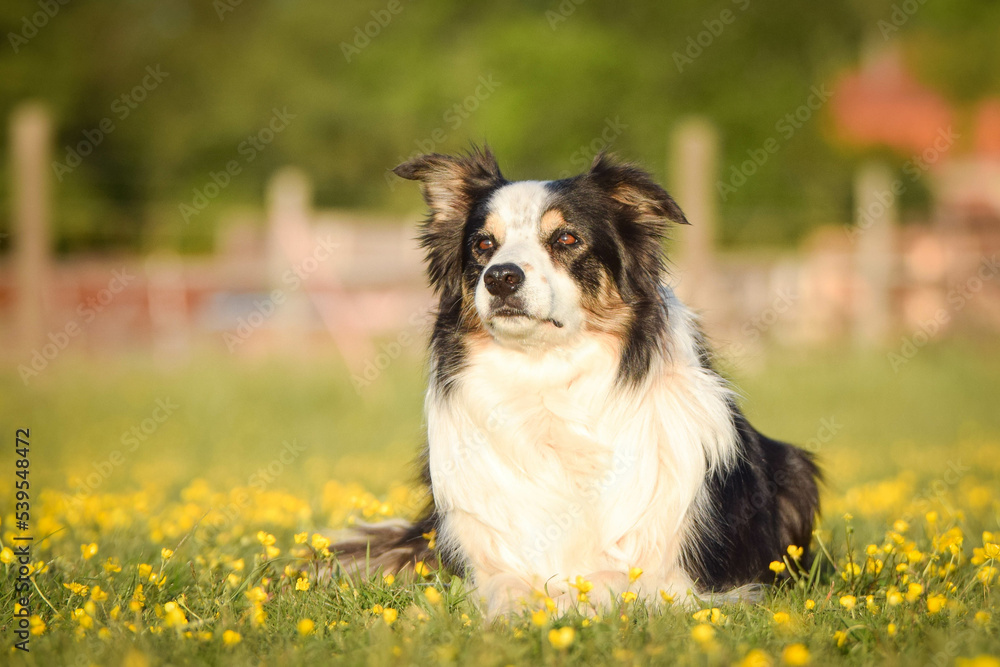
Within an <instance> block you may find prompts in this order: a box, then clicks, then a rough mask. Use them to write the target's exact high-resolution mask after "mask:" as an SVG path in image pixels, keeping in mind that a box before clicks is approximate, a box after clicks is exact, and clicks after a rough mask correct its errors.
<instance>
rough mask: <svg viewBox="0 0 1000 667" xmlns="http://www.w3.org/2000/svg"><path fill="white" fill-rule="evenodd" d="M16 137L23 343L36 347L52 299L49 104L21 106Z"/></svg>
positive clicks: (13, 130)
mask: <svg viewBox="0 0 1000 667" xmlns="http://www.w3.org/2000/svg"><path fill="white" fill-rule="evenodd" d="M10 137H11V139H10V140H11V165H10V171H11V200H12V209H13V210H12V215H13V236H14V238H13V246H14V263H15V276H16V279H15V282H16V288H15V289H16V292H17V297H16V298H17V305H16V311H15V312H16V315H15V320H16V322H17V325H16V326H17V334H18V338H19V342H20V344H21V346H23V348H24V349H30V348H31V347H32V346H34V345H37V344H38V342H39V341H40V340H41V339H42V337H43V336H44V335H45V326H46V311H47V310H48V308H49V300H50V295H49V289H50V282H51V277H50V273H51V268H50V264H51V258H50V253H51V248H50V242H49V216H50V210H49V206H50V204H49V172H48V169H49V157H50V148H51V141H52V121H51V118H50V116H49V112H48V109H47V108H46V107H45V106H44V105H42V104H41V103H39V102H26V103H24V104H22V105H21V106H19V107H18V108H17V109H15V110H14V112H13V114H12V115H11V120H10Z"/></svg>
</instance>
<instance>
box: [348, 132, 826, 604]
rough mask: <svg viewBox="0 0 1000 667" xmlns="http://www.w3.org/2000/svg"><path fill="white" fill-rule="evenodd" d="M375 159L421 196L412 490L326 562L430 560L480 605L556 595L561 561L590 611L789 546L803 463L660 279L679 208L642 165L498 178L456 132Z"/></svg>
mask: <svg viewBox="0 0 1000 667" xmlns="http://www.w3.org/2000/svg"><path fill="white" fill-rule="evenodd" d="M395 173H396V174H397V175H399V176H401V177H403V178H407V179H411V180H416V181H420V182H421V184H422V187H423V193H424V198H425V200H426V202H427V205H428V207H429V209H430V213H429V216H428V218H427V220H426V221H425V222H424V223H423V225H422V227H421V233H420V240H421V245H422V246H423V248H424V249H425V250H426V254H427V257H426V261H427V269H428V274H429V277H430V282H431V284H432V286H433V288H434V290H435V293H436V296H437V297H439V299H440V301H439V310H438V313H437V320H436V323H435V325H434V329H433V334H432V336H431V352H430V380H429V387H428V389H427V395H426V402H425V414H426V420H427V445H426V449H425V452H424V458H423V463H424V477H425V480H424V481H425V482H426V484H427V486H428V487H429V489H430V492H431V499H432V502H431V503H430V504H429V507H428V509H427V511H426V512H425V514H424V515H423V517H422V518H421V519H419V520H418V521H417V522H415V523H413V524H403V523H399V522H390V523H386V524H376V525H372V526H367V527H365V528H362V529H361V531H360V532H359V533H357V534H355V535H354V536H353V538H352V539H350V540H348V541H345V542H342V543H340V544H338V545H335V548H336V549H337V551H338V557H339V559H340V562H341V563H342V564H344V565H345V566H347V567H351V566H353V567H354V568H357V567H364V568H365V569H366V570H368V571H374V570H378V569H381V571H383V572H389V571H398V570H401V569H404V568H406V567H409V566H412V565H413V563H414V562H415V561H417V560H422V559H425V558H426V559H430V560H433V561H435V562H436V560H437V556H438V555H440V557H441V560H442V562H443V563H444V565H445V566H446V567H448V568H449V569H451V570H453V571H455V572H458V573H461V574H464V575H465V576H467V577H469V578H470V579H471V582H472V583H473V584H474V585H475V587H476V588H477V589H478V591H479V593H480V595H482V596H483V597H484V598H485V601H486V606H487V609H488V610H489V611H490V612H491V613H493V614H497V613H505V612H508V611H512V610H516V609H517V608H518V604H519V601H520V600H523V599H530V598H531V596H532V594H533V593H534V592H536V591H539V590H545V591H546V592H547V594H548V595H550V596H552V597H553V598H555V599H556V600H557V603H558V604H559V605H560V606H562V607H564V606H568V605H569V604H572V603H571V601H570V600H571V599H572V596H571V589H570V588H569V583H570V582H572V581H575V580H576V577H577V576H582V577H583V578H584V579H585V580H587V581H590V582H591V583H592V584H593V589H592V591H591V593H590V594H589V595H588V597H589V599H590V602H591V603H593V604H594V605H595V606H597V605H600V604H608V603H609V602H611V601H613V600H614V599H615V598H616V597H617V596H619V595H620V594H621V593H622V592H623V591H625V590H626V589H627V588H630V589H631V590H633V591H637V592H638V593H639V595H640V596H643V597H645V598H647V599H648V600H649V601H651V602H653V601H656V600H657V599H658V598H659V597H660V596H659V595H656V593H657V592H658V591H663V592H664V593H666V594H671V595H679V596H680V598H681V599H684V598H685V597H686V596H703V595H708V594H714V593H726V592H729V593H732V592H733V591H734V589H739V588H740V587H743V586H747V585H749V584H755V583H761V582H768V581H773V577H774V573H773V572H771V571H770V570H769V568H768V565H769V564H770V562H771V561H774V560H780V559H781V558H782V556H783V555H784V554H785V553H786V549H787V547H788V546H790V545H795V546H798V547H802V548H803V549H805V550H806V551H808V547H809V542H810V538H811V535H812V525H813V520H814V517H815V515H816V512H817V510H818V505H819V499H818V490H817V479H818V471H817V467H816V465H815V464H814V463H813V460H812V458H811V457H810V455H809V454H808V453H806V452H804V451H802V450H800V449H797V448H795V447H792V446H790V445H786V444H784V443H781V442H777V441H775V440H771V439H770V438H767V437H765V436H763V435H761V434H760V433H759V432H757V431H756V430H755V429H754V428H753V427H752V426H751V425H750V424H749V423H748V422H747V420H746V418H745V417H744V416H743V414H742V413H741V411H740V409H739V407H738V406H737V403H736V399H735V396H734V393H733V390H732V389H731V388H730V386H729V385H728V383H727V382H726V380H725V379H723V378H722V377H721V376H720V375H719V374H718V373H717V372H716V371H715V370H714V369H713V367H712V361H711V356H710V354H709V351H708V349H707V347H706V344H705V340H704V338H703V337H702V335H701V333H700V332H699V330H698V325H697V322H696V320H695V317H694V315H693V314H692V312H691V311H690V310H689V309H688V308H687V307H685V306H684V304H682V303H681V302H680V301H679V300H678V299H677V297H676V296H674V294H673V292H672V291H671V289H670V288H669V287H668V286H666V285H665V283H664V278H665V270H664V261H663V250H662V242H663V240H664V236H665V233H666V231H667V229H668V227H669V226H670V224H671V223H680V224H686V223H687V221H686V220H685V218H684V214H683V213H682V212H681V210H680V208H679V207H678V206H677V204H676V203H675V202H674V200H673V199H672V198H671V197H670V195H668V194H667V193H666V192H665V191H664V190H663V189H662V188H661V187H660V186H658V185H657V184H656V183H655V182H654V181H653V180H652V178H651V177H650V176H649V175H648V174H647V173H645V172H644V171H642V170H640V169H638V168H636V167H634V166H631V165H627V164H621V163H618V162H616V161H614V160H612V159H611V158H609V157H607V156H605V155H601V156H598V157H597V159H596V160H595V161H594V163H593V166H592V167H591V168H590V171H588V172H587V173H585V174H582V175H579V176H576V177H573V178H567V179H564V180H557V181H517V182H511V181H507V180H506V179H505V178H504V177H503V175H501V173H500V169H499V167H498V166H497V162H496V160H495V158H494V157H493V155H492V153H491V152H490V151H489V149H488V148H485V149H478V148H475V147H474V148H473V149H472V150H471V151H470V152H469V153H468V154H465V155H459V156H448V155H440V154H432V155H424V156H421V157H418V158H415V159H413V160H410V161H408V162H406V163H404V164H401V165H399V166H398V167H396V169H395ZM431 530H435V531H436V532H435V536H436V550H437V552H436V553H434V552H431V551H430V550H429V549H428V546H429V544H428V540H427V539H425V534H427V533H429V532H430V531H431ZM803 559H808V554H807V555H805V556H804V557H803ZM632 568H641V569H642V575H641V577H639V579H638V580H636V581H634V582H630V577H629V573H630V570H632ZM632 571H633V572H635V571H634V570H632Z"/></svg>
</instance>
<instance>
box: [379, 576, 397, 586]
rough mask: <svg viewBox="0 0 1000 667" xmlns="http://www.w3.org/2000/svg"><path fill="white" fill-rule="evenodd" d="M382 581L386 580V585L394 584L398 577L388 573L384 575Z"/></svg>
mask: <svg viewBox="0 0 1000 667" xmlns="http://www.w3.org/2000/svg"><path fill="white" fill-rule="evenodd" d="M382 581H384V582H385V585H386V586H392V584H393V583H394V582H395V581H396V577H394V576H392V575H391V574H387V575H385V576H384V577H382Z"/></svg>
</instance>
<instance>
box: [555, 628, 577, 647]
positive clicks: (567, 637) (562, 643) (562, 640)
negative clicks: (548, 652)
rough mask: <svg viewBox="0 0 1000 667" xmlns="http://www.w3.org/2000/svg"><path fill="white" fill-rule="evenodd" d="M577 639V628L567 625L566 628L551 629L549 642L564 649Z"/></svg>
mask: <svg viewBox="0 0 1000 667" xmlns="http://www.w3.org/2000/svg"><path fill="white" fill-rule="evenodd" d="M575 639H576V630H574V629H573V628H571V627H569V626H567V627H565V628H558V629H557V628H552V629H551V630H549V643H550V644H552V647H553V648H556V649H558V650H560V651H563V650H565V649H567V648H569V646H570V645H571V644H572V643H573V641H574V640H575Z"/></svg>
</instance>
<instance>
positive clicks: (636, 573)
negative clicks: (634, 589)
mask: <svg viewBox="0 0 1000 667" xmlns="http://www.w3.org/2000/svg"><path fill="white" fill-rule="evenodd" d="M641 576H642V568H641V567H630V568H629V569H628V580H629V583H633V584H634V583H635V581H636V579H638V578H639V577H641Z"/></svg>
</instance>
